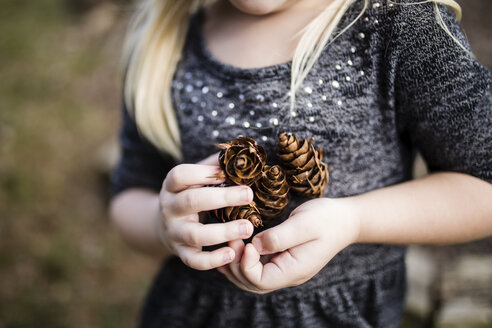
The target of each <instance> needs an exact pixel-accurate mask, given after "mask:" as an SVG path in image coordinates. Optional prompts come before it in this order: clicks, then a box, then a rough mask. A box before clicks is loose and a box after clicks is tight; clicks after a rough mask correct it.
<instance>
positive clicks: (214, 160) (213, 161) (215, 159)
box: [197, 152, 220, 165]
mask: <svg viewBox="0 0 492 328" xmlns="http://www.w3.org/2000/svg"><path fill="white" fill-rule="evenodd" d="M219 153H220V152H216V153H215V154H212V155H210V156H208V157H207V158H205V159H202V160H201V161H200V162H198V163H197V164H201V165H219Z"/></svg>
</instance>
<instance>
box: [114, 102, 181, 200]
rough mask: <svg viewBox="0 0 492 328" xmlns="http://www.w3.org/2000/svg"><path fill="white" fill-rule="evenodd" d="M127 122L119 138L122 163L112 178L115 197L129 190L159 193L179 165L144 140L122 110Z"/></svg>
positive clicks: (120, 160)
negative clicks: (172, 171) (167, 176)
mask: <svg viewBox="0 0 492 328" xmlns="http://www.w3.org/2000/svg"><path fill="white" fill-rule="evenodd" d="M122 107H123V108H122V116H123V122H122V127H121V130H120V134H119V143H120V150H121V151H120V154H121V155H120V159H119V162H118V165H117V166H116V168H115V169H114V170H113V172H112V175H111V186H110V195H111V197H113V196H115V195H116V194H118V193H120V192H122V191H123V190H125V189H128V188H148V189H151V190H155V191H159V190H160V189H161V186H162V182H163V180H164V178H165V177H166V174H167V173H168V172H169V170H171V168H172V167H173V166H174V165H175V164H176V163H175V161H174V160H173V158H172V157H171V156H169V155H166V154H162V153H161V152H160V151H159V150H158V149H157V148H156V147H155V146H153V145H152V144H151V143H150V142H148V141H147V140H146V139H145V137H143V136H142V135H141V134H140V133H139V131H138V129H137V126H136V124H135V121H134V120H133V118H132V117H130V115H129V114H128V111H127V108H126V106H125V105H123V106H122Z"/></svg>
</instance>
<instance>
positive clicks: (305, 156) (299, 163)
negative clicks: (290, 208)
mask: <svg viewBox="0 0 492 328" xmlns="http://www.w3.org/2000/svg"><path fill="white" fill-rule="evenodd" d="M313 140H314V138H311V139H309V141H308V140H307V139H303V140H302V141H300V140H299V139H297V137H296V136H294V135H287V133H285V132H283V133H281V134H280V136H279V141H278V143H277V146H278V153H277V155H278V157H279V159H280V162H281V164H282V167H283V168H284V169H285V172H286V173H287V179H288V180H289V183H290V187H291V189H292V190H294V191H295V192H297V193H298V194H300V195H302V196H305V197H309V198H316V197H320V196H321V194H322V193H323V190H324V189H325V187H326V185H327V184H328V179H329V172H330V170H329V169H328V165H327V164H326V163H323V162H322V159H323V150H322V149H318V150H316V149H315V148H314V146H313Z"/></svg>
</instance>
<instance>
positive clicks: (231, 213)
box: [212, 202, 263, 228]
mask: <svg viewBox="0 0 492 328" xmlns="http://www.w3.org/2000/svg"><path fill="white" fill-rule="evenodd" d="M212 214H213V216H215V218H217V219H218V220H220V221H222V222H229V221H233V220H238V219H246V220H249V221H250V222H251V223H253V225H254V226H255V228H258V227H259V226H263V221H262V220H261V215H260V213H259V211H258V208H257V207H256V206H255V204H254V202H252V203H251V204H248V205H244V206H234V207H224V208H219V209H216V210H213V211H212Z"/></svg>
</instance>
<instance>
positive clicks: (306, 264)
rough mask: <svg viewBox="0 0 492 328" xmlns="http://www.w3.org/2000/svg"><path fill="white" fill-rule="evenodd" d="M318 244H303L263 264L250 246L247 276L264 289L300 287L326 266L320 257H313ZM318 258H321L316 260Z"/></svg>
mask: <svg viewBox="0 0 492 328" xmlns="http://www.w3.org/2000/svg"><path fill="white" fill-rule="evenodd" d="M312 243H317V241H314V242H311V243H306V244H302V245H299V246H296V247H294V248H292V249H289V250H286V251H284V252H282V253H280V254H278V255H276V256H275V257H273V258H272V259H271V261H270V262H268V263H266V264H265V265H262V264H261V262H259V261H258V260H256V258H257V254H258V253H257V252H256V254H255V253H254V252H255V250H254V249H253V247H246V249H245V251H244V255H243V258H242V260H241V269H242V272H243V275H244V277H245V278H246V279H247V280H248V281H249V282H250V283H251V284H253V285H254V286H256V287H258V288H262V289H279V288H285V287H292V286H297V285H300V284H302V283H304V282H306V281H307V280H308V279H310V278H311V277H312V276H313V275H314V274H315V273H317V272H319V270H321V268H322V267H323V266H324V264H325V263H324V262H323V261H319V258H318V256H321V255H320V254H313V253H312V251H313V249H317V246H316V245H312ZM316 258H317V259H316Z"/></svg>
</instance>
